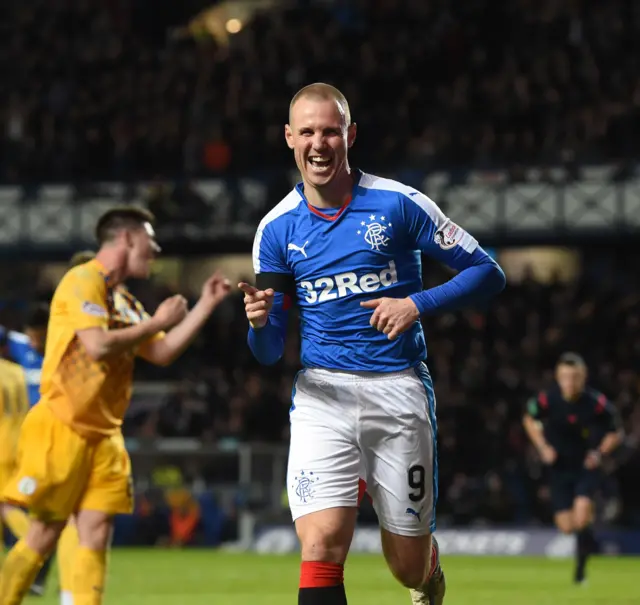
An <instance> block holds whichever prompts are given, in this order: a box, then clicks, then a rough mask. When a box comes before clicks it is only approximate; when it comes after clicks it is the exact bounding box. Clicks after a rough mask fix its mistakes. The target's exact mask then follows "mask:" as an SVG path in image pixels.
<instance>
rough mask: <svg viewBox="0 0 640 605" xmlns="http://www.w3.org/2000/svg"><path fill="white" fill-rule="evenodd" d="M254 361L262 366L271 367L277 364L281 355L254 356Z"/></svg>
mask: <svg viewBox="0 0 640 605" xmlns="http://www.w3.org/2000/svg"><path fill="white" fill-rule="evenodd" d="M256 359H257V360H258V361H259V362H260V364H261V365H263V366H272V365H275V364H276V363H278V362H279V361H280V360H281V359H282V353H279V354H277V355H268V356H262V357H257V356H256Z"/></svg>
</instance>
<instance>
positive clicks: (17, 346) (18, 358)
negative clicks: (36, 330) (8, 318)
mask: <svg viewBox="0 0 640 605" xmlns="http://www.w3.org/2000/svg"><path fill="white" fill-rule="evenodd" d="M27 342H28V338H27V336H26V334H22V333H21V332H13V331H9V332H7V334H6V343H7V350H8V352H9V357H10V358H11V359H13V361H15V362H16V363H22V358H23V356H24V352H25V351H24V347H25V344H26V343H27Z"/></svg>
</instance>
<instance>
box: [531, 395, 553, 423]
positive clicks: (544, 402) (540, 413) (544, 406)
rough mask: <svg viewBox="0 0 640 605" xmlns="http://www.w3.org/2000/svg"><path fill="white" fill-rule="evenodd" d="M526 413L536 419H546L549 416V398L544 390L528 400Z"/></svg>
mask: <svg viewBox="0 0 640 605" xmlns="http://www.w3.org/2000/svg"><path fill="white" fill-rule="evenodd" d="M526 413H527V414H528V415H529V416H531V418H533V419H534V420H544V419H545V418H547V417H548V416H549V398H548V397H547V394H546V393H545V392H544V391H541V392H540V393H538V395H537V396H535V397H531V398H530V399H529V400H528V401H527V407H526Z"/></svg>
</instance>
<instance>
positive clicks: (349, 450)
mask: <svg viewBox="0 0 640 605" xmlns="http://www.w3.org/2000/svg"><path fill="white" fill-rule="evenodd" d="M317 374H318V372H315V375H314V372H312V371H308V370H307V371H305V372H301V373H299V374H298V376H297V378H296V383H295V385H294V389H293V405H292V409H291V413H290V420H291V441H290V446H289V462H288V468H287V493H288V496H289V506H290V508H291V514H292V517H293V520H294V521H295V520H297V519H299V518H300V517H302V516H304V515H308V514H310V513H314V512H317V511H322V510H326V509H329V508H336V507H349V508H350V507H354V508H355V507H357V504H358V480H359V470H360V459H361V458H360V451H359V449H358V445H357V441H356V428H355V427H356V416H355V402H354V401H353V399H352V397H350V394H349V390H348V388H346V387H345V386H344V385H341V384H337V385H336V384H331V383H330V382H329V379H328V378H327V379H326V380H325V379H323V378H319V377H318V376H317Z"/></svg>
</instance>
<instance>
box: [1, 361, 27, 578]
mask: <svg viewBox="0 0 640 605" xmlns="http://www.w3.org/2000/svg"><path fill="white" fill-rule="evenodd" d="M28 410H29V398H28V395H27V384H26V380H25V374H24V371H23V369H22V368H21V367H20V366H19V365H18V364H16V363H13V362H12V361H9V360H7V359H2V358H0V490H1V489H4V487H5V485H7V484H8V482H9V481H10V479H11V476H12V475H13V473H14V471H15V467H16V449H17V443H18V435H19V434H20V426H21V425H22V421H23V419H24V417H25V416H26V414H27V412H28ZM5 526H6V528H8V529H9V531H10V532H11V533H12V534H13V536H14V537H15V538H21V537H23V536H24V535H26V533H27V530H28V528H29V519H28V518H27V515H26V514H25V513H24V511H22V510H20V509H19V508H15V507H13V506H10V505H8V504H2V503H0V567H1V566H2V562H3V558H4V546H5V545H4V530H5Z"/></svg>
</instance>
